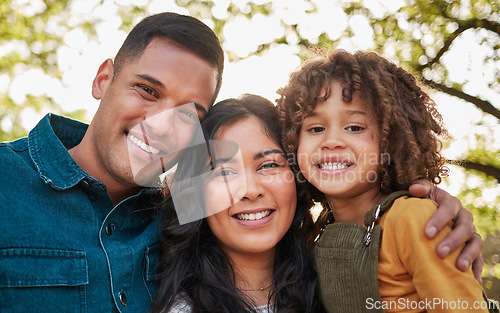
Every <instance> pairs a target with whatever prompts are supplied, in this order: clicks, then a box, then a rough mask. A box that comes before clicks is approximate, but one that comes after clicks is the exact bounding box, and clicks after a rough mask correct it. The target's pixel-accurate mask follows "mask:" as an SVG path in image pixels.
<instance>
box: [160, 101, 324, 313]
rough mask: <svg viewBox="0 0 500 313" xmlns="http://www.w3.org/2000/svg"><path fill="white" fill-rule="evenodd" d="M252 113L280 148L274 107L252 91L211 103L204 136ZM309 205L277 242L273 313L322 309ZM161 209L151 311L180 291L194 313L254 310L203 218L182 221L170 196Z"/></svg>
mask: <svg viewBox="0 0 500 313" xmlns="http://www.w3.org/2000/svg"><path fill="white" fill-rule="evenodd" d="M251 116H253V117H256V118H258V119H259V120H260V121H261V122H262V123H263V125H265V132H266V134H267V135H268V136H269V138H271V139H272V140H273V141H275V142H276V144H278V145H279V146H280V147H281V144H280V142H281V137H280V131H279V124H278V123H277V122H276V120H277V116H278V115H277V110H276V107H275V106H274V105H273V104H272V103H271V102H270V101H268V100H266V99H264V98H262V97H259V96H255V95H243V96H242V97H240V98H238V99H227V100H224V101H221V102H219V103H217V104H216V105H214V106H213V107H212V108H211V109H210V110H209V113H208V114H207V116H206V118H205V120H204V121H203V122H202V128H203V131H204V134H205V136H206V139H207V140H212V139H214V137H215V136H216V135H217V131H218V130H219V129H220V128H221V127H222V126H227V125H230V124H232V123H235V122H237V121H240V120H242V119H245V118H247V117H251ZM181 163H182V162H181ZM205 163H206V162H205ZM186 166H187V167H189V166H188V165H186ZM179 167H183V165H182V164H179ZM174 176H175V175H174ZM311 205H312V203H311V202H308V201H301V200H300V198H299V199H298V203H297V209H296V212H295V216H294V218H293V221H292V224H291V226H290V229H289V230H288V231H287V233H286V234H285V235H284V236H283V238H282V239H281V240H280V242H279V243H278V245H277V251H276V259H275V265H274V276H273V285H272V287H271V292H270V298H269V302H270V303H271V304H273V305H275V309H276V312H301V313H302V312H323V311H322V310H323V307H322V305H321V302H320V300H319V295H318V290H317V275H316V272H315V270H314V268H313V263H312V259H311V257H312V256H311V254H310V245H309V244H308V239H309V236H311V235H312V229H313V221H312V218H311V215H310V213H309V209H310V208H311ZM182 209H184V208H182ZM161 210H162V211H161V212H162V219H163V220H162V237H161V241H160V257H159V267H158V288H157V291H156V294H155V297H154V299H153V304H152V309H151V310H152V311H153V312H160V311H162V310H165V311H168V308H170V307H171V306H172V305H173V303H175V301H174V299H175V297H176V295H179V294H183V295H185V296H186V298H187V299H189V303H190V304H191V306H192V308H193V312H228V313H237V312H241V313H243V312H245V313H246V312H254V311H255V310H254V309H253V307H254V306H255V304H254V303H252V301H251V300H250V299H249V298H248V297H246V295H245V294H244V293H243V292H241V291H240V290H238V289H237V288H236V287H235V285H234V277H235V273H234V271H233V269H232V267H231V263H230V261H229V258H228V256H227V255H226V254H225V253H224V251H223V250H222V249H221V247H220V246H219V244H218V241H217V238H216V237H215V236H214V234H213V233H212V231H211V230H210V227H209V226H208V223H207V221H206V219H202V220H198V221H195V222H192V223H188V224H183V225H180V224H179V222H178V219H177V216H176V212H175V210H174V208H173V205H172V201H169V199H167V200H166V201H165V205H164V206H163V207H162V208H161Z"/></svg>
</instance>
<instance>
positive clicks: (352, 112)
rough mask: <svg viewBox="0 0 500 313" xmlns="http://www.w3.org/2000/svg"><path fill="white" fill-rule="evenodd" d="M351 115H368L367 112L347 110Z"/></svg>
mask: <svg viewBox="0 0 500 313" xmlns="http://www.w3.org/2000/svg"><path fill="white" fill-rule="evenodd" d="M345 111H346V112H347V113H348V114H349V115H355V114H361V115H367V114H366V112H364V111H358V110H345Z"/></svg>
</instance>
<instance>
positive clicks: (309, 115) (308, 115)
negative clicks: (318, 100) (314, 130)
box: [304, 111, 319, 118]
mask: <svg viewBox="0 0 500 313" xmlns="http://www.w3.org/2000/svg"><path fill="white" fill-rule="evenodd" d="M316 116H319V113H318V112H316V111H312V112H311V113H309V114H307V115H306V116H304V118H308V117H316Z"/></svg>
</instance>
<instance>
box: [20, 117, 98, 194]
mask: <svg viewBox="0 0 500 313" xmlns="http://www.w3.org/2000/svg"><path fill="white" fill-rule="evenodd" d="M87 128H88V125H87V124H84V123H81V122H78V121H75V120H72V119H69V118H66V117H63V116H59V115H55V114H50V113H49V114H47V115H46V116H45V117H44V118H43V119H41V120H40V122H39V123H38V124H37V125H36V126H35V128H33V129H32V130H31V131H30V133H29V135H28V149H29V153H30V156H31V159H32V160H33V164H34V166H35V168H36V170H37V172H38V175H39V176H40V178H41V179H42V180H43V181H45V183H47V184H49V185H51V186H52V187H53V188H55V189H58V190H64V189H68V188H71V187H73V186H75V185H76V184H78V182H80V181H81V180H82V179H84V178H91V177H90V176H89V175H88V174H87V173H86V172H84V171H83V170H82V169H81V168H80V167H79V166H78V165H77V164H76V162H75V161H74V160H73V158H71V156H70V154H69V152H68V149H71V148H73V147H74V146H76V145H77V144H78V143H80V141H81V140H82V138H83V136H84V135H85V132H86V131H87ZM92 179H93V178H92ZM101 184H102V183H101Z"/></svg>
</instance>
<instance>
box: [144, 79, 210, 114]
mask: <svg viewBox="0 0 500 313" xmlns="http://www.w3.org/2000/svg"><path fill="white" fill-rule="evenodd" d="M136 76H138V77H140V78H142V79H144V80H147V81H148V82H150V83H151V84H153V85H156V86H159V87H161V88H165V85H163V83H162V82H161V81H159V80H157V79H156V78H154V77H152V76H149V75H148V74H137V75H136ZM193 103H194V107H195V108H196V110H198V111H201V113H202V114H203V115H207V113H208V111H207V109H205V107H204V106H202V105H201V104H199V103H196V102H193Z"/></svg>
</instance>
